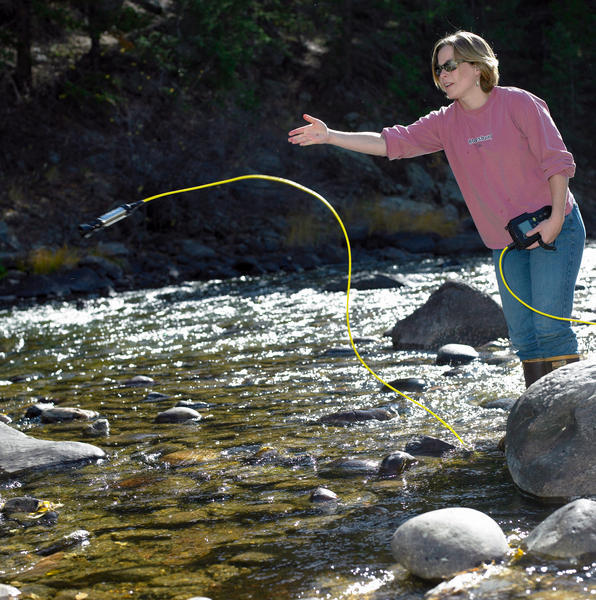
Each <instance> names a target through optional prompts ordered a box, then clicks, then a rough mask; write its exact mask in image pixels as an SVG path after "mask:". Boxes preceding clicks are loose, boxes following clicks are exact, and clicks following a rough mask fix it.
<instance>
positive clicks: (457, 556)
mask: <svg viewBox="0 0 596 600" xmlns="http://www.w3.org/2000/svg"><path fill="white" fill-rule="evenodd" d="M391 550H392V552H393V556H394V558H395V559H396V560H397V561H398V562H399V563H400V564H401V565H402V566H403V567H404V568H406V569H407V570H408V571H409V572H410V573H413V574H414V575H417V576H418V577H421V578H422V579H446V578H449V577H452V576H453V575H454V574H455V573H457V572H459V571H464V570H466V569H471V568H473V567H476V566H478V565H480V564H482V563H486V562H491V561H500V560H502V559H504V558H505V556H506V555H507V551H508V545H507V539H506V538H505V534H504V533H503V531H502V530H501V528H500V527H499V525H498V524H497V523H496V522H495V521H494V520H493V519H491V517H489V516H488V515H485V514H484V513H482V512H480V511H477V510H474V509H472V508H462V507H454V508H442V509H439V510H433V511H430V512H427V513H424V514H421V515H418V516H417V517H413V518H412V519H409V520H408V521H406V522H405V523H403V524H402V525H400V526H399V527H398V528H397V530H396V531H395V533H394V534H393V538H392V540H391Z"/></svg>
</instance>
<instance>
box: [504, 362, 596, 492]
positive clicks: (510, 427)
mask: <svg viewBox="0 0 596 600" xmlns="http://www.w3.org/2000/svg"><path fill="white" fill-rule="evenodd" d="M595 430H596V360H595V359H591V360H585V361H580V362H577V363H573V364H570V365H566V366H564V367H561V368H559V369H556V370H555V371H553V372H552V373H549V374H548V375H546V376H545V377H542V378H541V379H539V380H538V381H537V382H535V383H534V384H533V385H531V386H530V387H529V388H528V389H527V390H526V391H525V393H524V394H523V395H522V396H520V398H519V399H518V400H517V402H516V403H515V405H514V406H513V408H512V409H511V411H510V413H509V417H508V419H507V433H506V439H507V448H506V456H507V466H508V468H509V472H510V473H511V477H512V478H513V480H514V481H515V483H516V484H517V485H518V486H519V487H520V488H521V489H522V490H524V491H525V492H527V493H529V494H532V495H534V496H538V497H540V498H570V497H577V496H591V495H594V494H596V460H595V455H594V431H595Z"/></svg>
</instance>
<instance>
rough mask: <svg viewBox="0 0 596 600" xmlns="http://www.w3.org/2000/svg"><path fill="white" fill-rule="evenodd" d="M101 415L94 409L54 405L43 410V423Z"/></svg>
mask: <svg viewBox="0 0 596 600" xmlns="http://www.w3.org/2000/svg"><path fill="white" fill-rule="evenodd" d="M97 416H99V413H96V412H95V411H94V410H85V409H83V408H75V407H69V406H53V407H50V408H45V409H43V410H42V411H41V414H40V418H41V422H42V423H62V422H63V421H88V420H90V419H94V418H95V417H97Z"/></svg>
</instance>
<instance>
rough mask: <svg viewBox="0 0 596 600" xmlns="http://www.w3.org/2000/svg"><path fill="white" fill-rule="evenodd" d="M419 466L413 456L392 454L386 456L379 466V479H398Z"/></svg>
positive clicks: (400, 453)
mask: <svg viewBox="0 0 596 600" xmlns="http://www.w3.org/2000/svg"><path fill="white" fill-rule="evenodd" d="M416 464H418V460H416V459H415V458H414V457H413V456H412V455H411V454H408V453H407V452H392V453H391V454H389V455H388V456H386V457H385V458H384V459H383V460H382V461H381V464H380V466H379V471H378V475H379V477H397V476H398V475H401V474H402V473H403V472H404V471H407V470H408V469H410V468H411V467H413V466H414V465H416Z"/></svg>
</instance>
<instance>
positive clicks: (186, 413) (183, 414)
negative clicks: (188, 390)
mask: <svg viewBox="0 0 596 600" xmlns="http://www.w3.org/2000/svg"><path fill="white" fill-rule="evenodd" d="M200 420H201V415H200V414H199V413H198V412H197V411H196V410H193V409H192V408H186V407H183V406H175V407H174V408H169V409H168V410H164V411H163V412H160V413H159V414H158V415H157V417H155V423H184V422H186V421H200Z"/></svg>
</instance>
